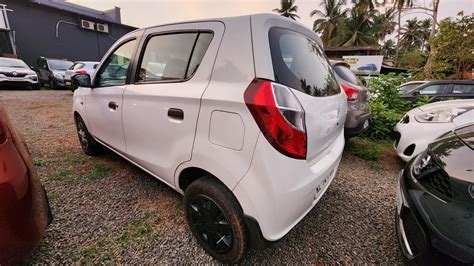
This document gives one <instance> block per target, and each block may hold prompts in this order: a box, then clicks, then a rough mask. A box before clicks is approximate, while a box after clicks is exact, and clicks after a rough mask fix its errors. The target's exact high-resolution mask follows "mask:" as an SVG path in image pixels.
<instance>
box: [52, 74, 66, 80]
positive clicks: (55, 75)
mask: <svg viewBox="0 0 474 266" xmlns="http://www.w3.org/2000/svg"><path fill="white" fill-rule="evenodd" d="M53 75H54V77H55V78H57V79H63V78H64V77H63V75H61V74H59V73H54V74H53Z"/></svg>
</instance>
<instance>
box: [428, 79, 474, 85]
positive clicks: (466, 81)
mask: <svg viewBox="0 0 474 266" xmlns="http://www.w3.org/2000/svg"><path fill="white" fill-rule="evenodd" d="M450 83H462V84H474V80H469V79H461V80H435V81H430V82H427V83H425V84H423V87H426V86H429V85H433V84H450ZM420 87H421V86H420Z"/></svg>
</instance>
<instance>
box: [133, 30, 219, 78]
mask: <svg viewBox="0 0 474 266" xmlns="http://www.w3.org/2000/svg"><path fill="white" fill-rule="evenodd" d="M211 40H212V34H211V33H174V34H166V35H157V36H153V37H151V38H150V39H149V41H148V43H147V45H146V48H145V52H144V54H143V59H142V61H141V64H140V73H139V76H138V81H140V82H153V81H173V80H184V79H187V78H189V77H191V76H192V75H193V74H194V73H195V72H196V70H197V68H198V66H199V64H200V63H201V61H202V58H203V57H204V54H205V53H206V50H207V47H208V46H209V43H210V42H211Z"/></svg>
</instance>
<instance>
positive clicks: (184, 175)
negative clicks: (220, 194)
mask: <svg viewBox="0 0 474 266" xmlns="http://www.w3.org/2000/svg"><path fill="white" fill-rule="evenodd" d="M203 177H210V178H212V179H215V180H216V181H217V182H219V183H221V184H223V185H224V186H225V187H227V188H228V189H229V190H231V189H230V188H229V187H228V186H226V185H225V183H224V182H222V181H221V180H220V179H219V178H218V177H217V176H216V175H214V174H212V173H210V172H209V171H207V170H204V169H203V168H200V167H196V166H189V167H186V168H184V169H183V170H181V172H180V173H179V175H178V182H177V184H178V188H179V189H180V190H181V191H182V192H183V193H184V191H186V188H188V187H189V185H191V183H193V182H194V181H196V180H198V179H200V178H203ZM231 191H232V190H231Z"/></svg>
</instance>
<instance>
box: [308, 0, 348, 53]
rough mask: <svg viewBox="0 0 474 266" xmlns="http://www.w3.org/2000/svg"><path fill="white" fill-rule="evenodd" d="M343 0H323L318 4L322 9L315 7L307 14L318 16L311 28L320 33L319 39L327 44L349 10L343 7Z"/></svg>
mask: <svg viewBox="0 0 474 266" xmlns="http://www.w3.org/2000/svg"><path fill="white" fill-rule="evenodd" d="M344 5H345V1H344V0H324V1H323V2H322V3H321V4H320V6H321V7H322V10H319V9H315V10H313V11H311V13H310V14H309V16H310V17H313V16H317V17H319V18H318V19H316V20H315V21H314V23H313V30H314V31H316V32H318V33H321V40H322V41H323V43H324V44H327V43H328V42H329V40H330V39H332V38H333V37H334V36H335V35H336V29H337V28H338V27H339V26H341V25H342V24H343V22H344V19H345V18H346V15H347V13H348V12H349V9H348V8H345V7H344Z"/></svg>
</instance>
